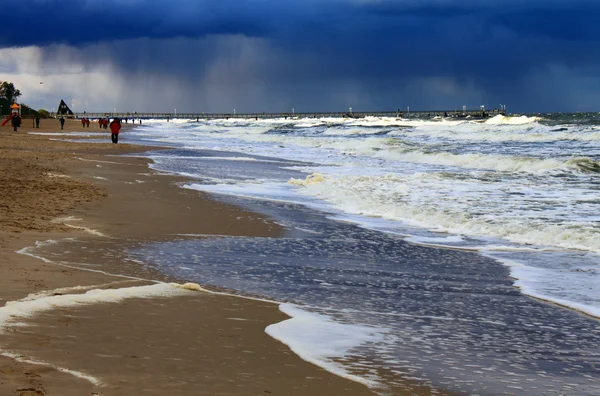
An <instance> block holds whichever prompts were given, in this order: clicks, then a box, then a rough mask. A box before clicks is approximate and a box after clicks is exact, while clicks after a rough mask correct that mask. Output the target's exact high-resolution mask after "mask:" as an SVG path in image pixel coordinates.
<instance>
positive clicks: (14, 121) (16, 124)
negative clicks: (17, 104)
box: [10, 114, 21, 132]
mask: <svg viewBox="0 0 600 396" xmlns="http://www.w3.org/2000/svg"><path fill="white" fill-rule="evenodd" d="M10 123H11V124H12V126H13V129H14V131H15V132H17V129H18V128H19V127H20V126H21V116H19V115H18V114H16V115H15V116H13V118H11V120H10Z"/></svg>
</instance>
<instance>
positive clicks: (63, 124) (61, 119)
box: [59, 117, 65, 129]
mask: <svg viewBox="0 0 600 396" xmlns="http://www.w3.org/2000/svg"><path fill="white" fill-rule="evenodd" d="M59 121H60V129H64V127H65V117H60V120H59Z"/></svg>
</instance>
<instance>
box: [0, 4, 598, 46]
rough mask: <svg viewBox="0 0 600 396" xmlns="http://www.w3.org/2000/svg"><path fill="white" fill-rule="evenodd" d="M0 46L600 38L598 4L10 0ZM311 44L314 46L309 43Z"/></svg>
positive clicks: (0, 36)
mask: <svg viewBox="0 0 600 396" xmlns="http://www.w3.org/2000/svg"><path fill="white" fill-rule="evenodd" d="M9 12H10V14H12V15H14V16H18V17H14V18H9V17H6V18H4V20H3V29H2V30H3V31H2V33H0V46H2V47H14V46H28V45H38V46H44V45H48V44H52V43H63V44H70V45H76V46H77V45H81V44H88V43H94V42H99V41H111V40H116V39H135V38H142V37H146V38H173V37H189V38H194V37H203V36H206V35H211V34H242V35H245V36H249V37H268V38H270V39H273V40H279V39H282V40H288V39H294V40H295V41H301V42H305V41H304V40H303V37H307V38H311V39H312V40H314V39H315V36H317V37H320V39H321V40H323V39H325V40H327V39H340V38H343V37H344V36H345V35H350V36H351V37H352V36H360V35H361V34H367V35H368V36H370V37H369V38H373V37H372V36H376V37H379V38H381V39H385V38H386V37H395V38H400V37H404V38H406V37H414V36H420V37H425V38H429V39H430V40H431V41H430V43H433V42H435V39H440V38H443V37H440V36H439V35H438V34H439V33H440V29H438V28H437V26H436V25H438V24H441V25H442V26H454V27H457V28H460V27H461V25H462V24H463V23H465V21H466V20H467V21H470V22H469V23H470V24H471V27H474V28H475V29H476V30H480V27H479V26H477V25H478V24H481V25H484V26H485V27H486V28H487V29H491V28H493V27H505V28H507V29H510V30H513V31H514V32H516V33H517V34H525V35H533V36H540V37H550V38H558V39H571V40H592V39H598V37H600V29H599V28H598V27H597V25H598V24H597V20H598V16H600V4H597V2H592V1H589V0H575V1H566V0H564V1H563V0H561V1H551V0H549V1H545V2H541V1H538V0H534V1H521V2H515V1H511V0H507V1H469V0H465V1H455V0H421V1H416V0H412V1H411V0H409V1H407V0H398V1H393V0H387V1H386V0H381V1H377V0H374V1H369V0H362V1H361V0H355V1H352V0H304V1H293V0H292V1H282V0H229V1H228V0H171V1H166V0H145V1H144V0H21V1H18V2H12V3H11V7H10V11H9ZM311 42H312V41H311Z"/></svg>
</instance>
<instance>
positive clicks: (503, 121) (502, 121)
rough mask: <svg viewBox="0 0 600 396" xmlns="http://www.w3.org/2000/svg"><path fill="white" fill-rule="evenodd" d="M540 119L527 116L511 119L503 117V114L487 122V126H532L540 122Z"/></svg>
mask: <svg viewBox="0 0 600 396" xmlns="http://www.w3.org/2000/svg"><path fill="white" fill-rule="evenodd" d="M539 120H540V118H539V117H527V116H524V115H523V116H517V117H510V116H508V117H507V116H503V115H501V114H499V115H497V116H495V117H492V118H490V119H488V120H486V121H485V123H486V124H492V125H498V124H505V125H525V124H532V123H534V122H536V121H539Z"/></svg>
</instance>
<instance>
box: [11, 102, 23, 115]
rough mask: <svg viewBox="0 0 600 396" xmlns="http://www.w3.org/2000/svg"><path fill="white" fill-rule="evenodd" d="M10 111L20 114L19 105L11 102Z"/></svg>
mask: <svg viewBox="0 0 600 396" xmlns="http://www.w3.org/2000/svg"><path fill="white" fill-rule="evenodd" d="M10 111H11V113H12V114H13V115H20V114H21V106H19V105H18V104H16V103H13V104H12V105H11V106H10Z"/></svg>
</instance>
